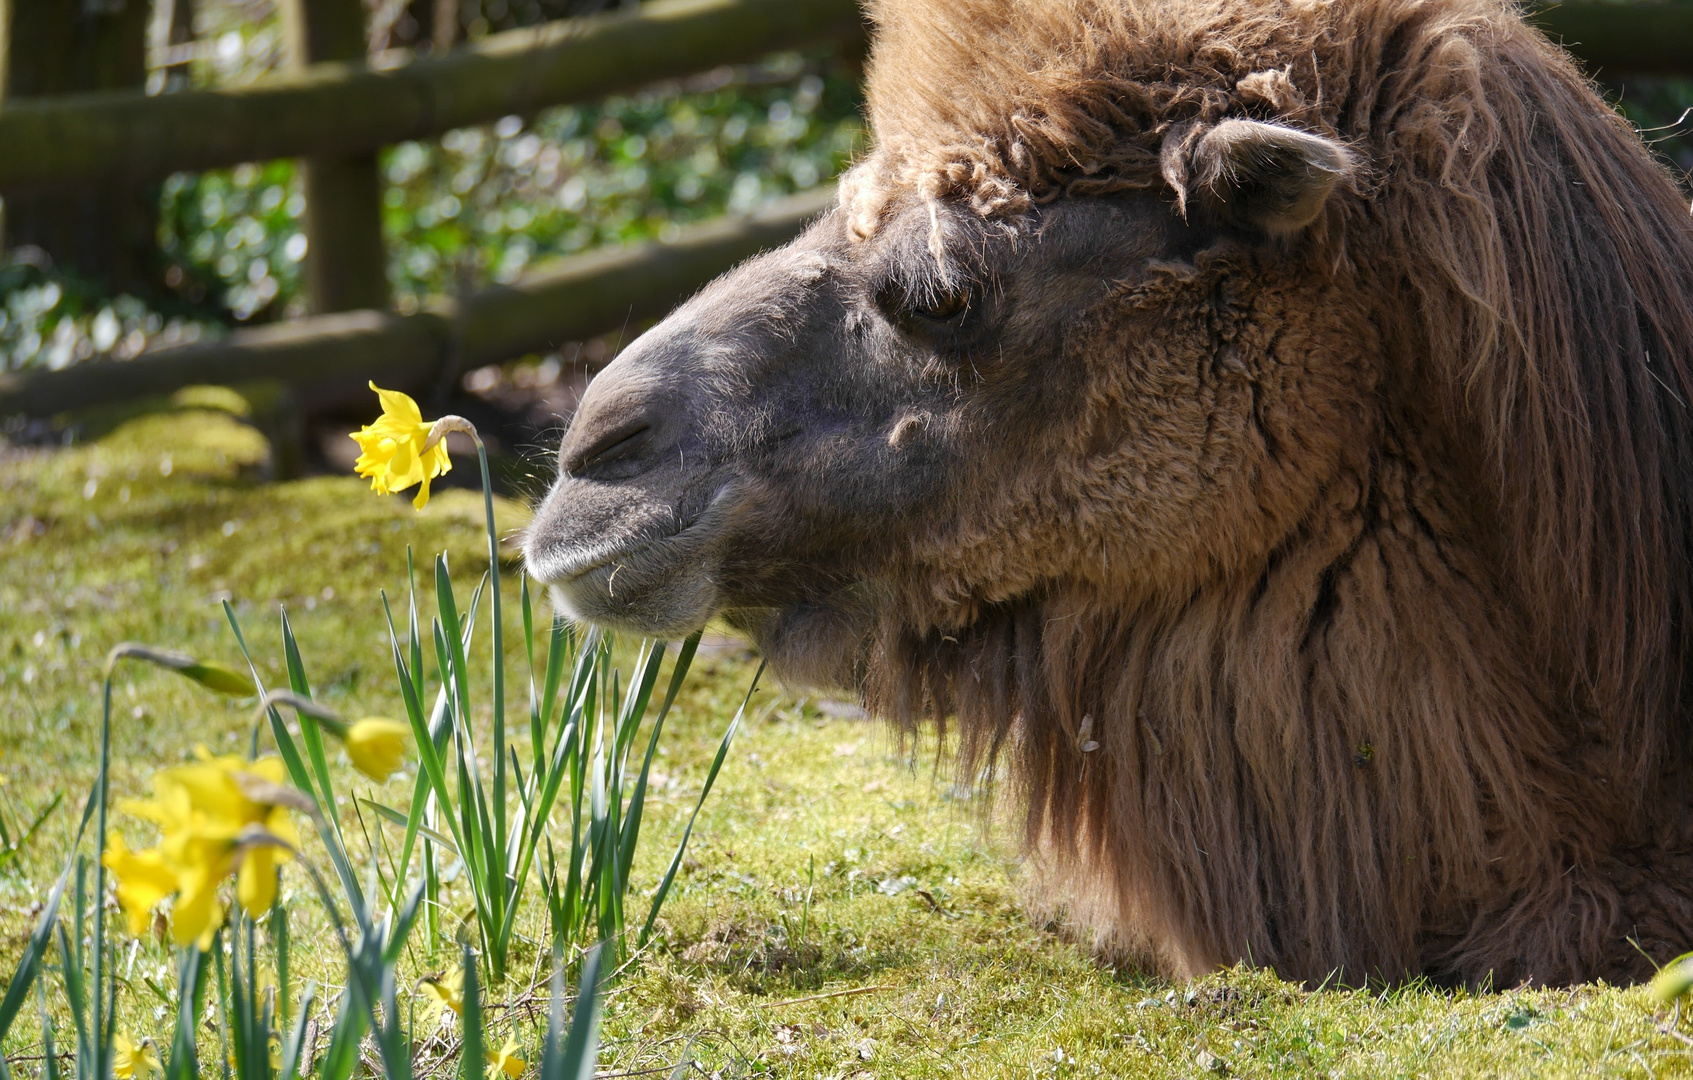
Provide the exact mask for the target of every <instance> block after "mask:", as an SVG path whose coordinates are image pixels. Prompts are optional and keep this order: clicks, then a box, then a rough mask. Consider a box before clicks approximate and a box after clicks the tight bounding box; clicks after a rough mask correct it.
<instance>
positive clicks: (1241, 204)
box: [1166, 120, 1354, 236]
mask: <svg viewBox="0 0 1693 1080" xmlns="http://www.w3.org/2000/svg"><path fill="white" fill-rule="evenodd" d="M1184 142H1186V143H1187V145H1188V146H1191V147H1192V149H1191V150H1190V151H1189V152H1188V153H1187V154H1185V155H1182V156H1183V157H1185V158H1186V161H1185V162H1182V164H1184V165H1186V168H1185V169H1183V170H1181V171H1182V173H1184V174H1185V175H1182V176H1181V177H1180V182H1179V183H1178V182H1177V177H1173V176H1172V177H1171V180H1172V182H1173V183H1176V190H1177V194H1178V196H1179V197H1180V198H1181V199H1182V201H1183V204H1184V209H1185V207H1186V205H1189V204H1195V203H1199V204H1204V205H1208V206H1209V207H1210V208H1211V209H1213V210H1215V211H1218V212H1219V213H1220V214H1221V215H1222V216H1223V217H1225V218H1227V219H1229V220H1232V221H1234V222H1236V223H1238V224H1241V225H1247V226H1252V227H1255V228H1258V229H1260V230H1262V231H1264V232H1266V233H1268V234H1270V235H1271V236H1291V235H1293V234H1295V233H1297V232H1299V231H1300V230H1301V229H1303V228H1305V227H1306V226H1307V225H1309V224H1311V223H1312V222H1313V221H1316V220H1317V217H1318V215H1320V214H1321V213H1322V212H1323V206H1324V205H1325V204H1326V203H1327V202H1328V198H1329V195H1330V193H1332V192H1333V191H1334V188H1335V185H1336V184H1338V183H1340V182H1341V181H1342V180H1345V179H1347V178H1348V177H1350V176H1351V175H1352V172H1353V168H1354V165H1353V159H1352V154H1351V152H1349V151H1348V150H1347V149H1346V148H1345V147H1344V146H1341V145H1340V144H1339V143H1337V142H1334V141H1333V140H1330V139H1325V138H1323V137H1322V136H1320V135H1311V134H1308V133H1306V132H1303V131H1297V130H1295V129H1293V128H1290V127H1283V126H1281V125H1280V124H1264V123H1259V122H1258V121H1255V120H1225V121H1223V122H1222V123H1220V124H1218V125H1217V126H1216V127H1213V128H1211V129H1209V130H1208V131H1206V132H1204V134H1202V135H1200V136H1199V137H1198V138H1197V139H1194V138H1192V136H1191V135H1190V136H1189V137H1188V139H1187V140H1184ZM1169 164H1174V163H1173V162H1169V163H1168V164H1167V165H1166V175H1169V173H1170V172H1171V171H1173V170H1171V169H1170V168H1169V167H1168V165H1169Z"/></svg>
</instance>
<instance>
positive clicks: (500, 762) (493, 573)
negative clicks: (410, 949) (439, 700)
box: [473, 435, 506, 975]
mask: <svg viewBox="0 0 1693 1080" xmlns="http://www.w3.org/2000/svg"><path fill="white" fill-rule="evenodd" d="M473 438H474V439H475V440H476V459H477V461H478V462H479V463H480V464H481V466H482V507H483V511H484V513H485V514H486V515H487V522H488V576H489V577H490V578H492V579H493V580H492V581H491V583H490V584H491V585H492V587H493V590H494V604H493V608H494V611H493V615H494V632H493V635H492V636H493V650H494V670H493V677H494V761H493V766H494V800H493V801H494V806H493V811H494V813H493V815H492V816H493V818H494V822H493V825H494V845H493V855H494V860H497V861H496V862H495V865H494V866H493V867H492V868H491V869H492V874H491V876H493V878H494V884H495V886H496V888H495V890H494V891H495V892H497V893H498V895H497V896H495V898H494V902H495V905H496V908H497V910H496V912H495V925H496V926H498V925H500V924H501V922H502V921H503V916H504V908H505V901H506V894H505V888H506V884H505V881H506V875H505V863H506V649H505V645H506V641H505V617H504V610H503V608H502V607H501V604H500V534H499V533H498V532H497V531H496V530H495V527H494V481H493V477H492V476H491V475H489V472H488V448H487V447H486V446H484V445H483V443H482V436H480V435H475V436H473ZM490 944H492V943H490ZM488 952H489V955H490V956H494V957H500V956H503V955H504V950H503V949H498V948H493V949H489V950H488ZM494 974H495V975H504V974H505V973H504V972H503V971H497V972H495V973H494Z"/></svg>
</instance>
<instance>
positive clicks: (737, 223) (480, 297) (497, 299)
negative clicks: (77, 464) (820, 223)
mask: <svg viewBox="0 0 1693 1080" xmlns="http://www.w3.org/2000/svg"><path fill="white" fill-rule="evenodd" d="M833 202H834V188H833V187H829V188H825V189H819V190H817V191H812V192H807V193H806V194H804V195H796V196H793V197H791V198H788V199H783V200H780V201H778V202H775V203H772V204H771V205H769V206H767V207H765V208H764V209H763V210H761V211H759V212H758V213H756V214H753V215H751V216H749V217H746V218H743V219H727V218H724V219H719V220H716V221H711V222H707V223H705V224H702V225H696V226H693V227H692V228H688V229H684V230H682V234H681V236H679V237H678V238H677V239H676V240H674V241H672V242H670V243H659V242H656V241H654V242H650V243H645V244H638V245H633V246H631V247H627V248H618V249H614V250H608V251H598V252H591V253H589V254H586V255H578V256H576V257H574V258H570V259H563V260H560V261H559V262H558V263H556V264H554V266H553V267H552V268H550V269H541V270H539V271H537V272H535V273H533V274H530V275H527V276H526V277H524V278H522V279H521V280H520V281H518V282H516V283H513V284H511V285H504V286H499V287H496V288H492V289H487V290H484V291H482V292H479V293H476V294H473V295H472V296H470V297H467V298H466V299H465V300H463V301H461V302H458V303H444V304H441V305H440V306H438V307H435V308H431V309H429V310H425V311H420V312H418V313H417V314H415V315H394V314H390V313H387V312H379V311H351V312H343V313H340V314H336V315H321V316H317V317H314V318H310V319H299V320H296V321H294V322H283V323H275V324H272V325H270V326H263V327H257V328H254V329H251V330H241V331H237V332H236V333H234V334H232V335H230V336H229V337H228V338H226V339H224V340H222V341H215V342H207V343H204V344H198V345H185V346H181V347H178V348H174V349H167V350H163V351H160V352H158V353H153V354H150V355H147V356H144V357H142V358H140V359H137V360H130V361H127V362H117V361H94V362H90V363H86V364H78V365H76V366H74V367H69V368H65V369H63V370H61V371H41V370H31V371H18V372H11V373H0V415H6V414H8V413H28V414H31V415H35V416H46V415H52V414H54V413H58V412H63V411H67V410H70V409H74V408H81V407H85V406H89V405H96V404H104V403H107V402H113V401H125V400H128V399H131V398H136V397H141V396H145V395H149V394H159V393H168V392H170V391H172V390H175V389H177V388H178V387H182V386H188V385H192V384H195V383H228V382H232V381H242V382H245V381H249V380H261V379H277V380H282V381H285V382H290V383H295V384H319V383H348V384H356V385H357V386H363V385H364V383H363V380H365V379H376V380H378V381H383V380H387V381H388V382H390V383H391V384H396V385H404V386H416V385H418V384H419V383H420V382H421V383H424V384H427V383H429V382H430V381H431V380H438V379H439V378H441V376H442V375H443V374H447V375H450V374H452V373H453V371H455V370H468V369H471V368H475V367H480V366H481V365H483V364H489V363H493V362H496V361H500V360H509V359H511V358H512V357H514V356H523V355H525V354H526V353H531V352H543V351H545V350H547V349H549V348H553V347H556V346H557V345H559V344H561V343H563V342H566V341H580V340H582V339H583V338H587V337H592V336H594V335H595V334H600V333H604V332H606V331H608V330H615V329H617V328H618V326H620V325H622V324H624V323H626V322H628V321H631V320H640V319H648V318H654V317H656V316H659V315H662V314H664V313H665V312H666V311H668V310H669V309H670V308H671V307H673V306H674V305H675V304H676V303H677V302H679V301H681V300H683V299H686V298H687V297H688V296H689V295H691V294H692V293H693V292H695V291H696V290H698V289H699V288H700V286H702V285H704V284H706V283H707V282H709V281H710V280H711V279H712V278H714V277H716V276H717V275H719V274H721V273H723V272H724V271H725V270H728V269H729V268H730V267H732V266H734V265H735V264H736V263H739V262H741V261H742V260H743V259H746V258H748V257H750V256H752V255H756V254H757V253H758V252H760V251H762V250H765V249H768V248H773V247H776V246H778V245H780V244H783V243H786V242H787V241H788V240H791V239H792V238H793V237H794V236H796V235H798V233H799V231H800V230H801V229H802V228H804V226H805V224H806V223H807V222H808V221H810V220H812V219H813V218H815V217H817V216H818V215H819V214H821V213H822V212H823V211H824V210H826V209H827V208H828V207H829V206H830V205H832V204H833Z"/></svg>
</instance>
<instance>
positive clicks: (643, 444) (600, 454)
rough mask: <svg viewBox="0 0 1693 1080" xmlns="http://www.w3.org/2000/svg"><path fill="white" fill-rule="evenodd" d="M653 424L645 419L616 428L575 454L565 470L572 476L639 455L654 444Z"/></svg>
mask: <svg viewBox="0 0 1693 1080" xmlns="http://www.w3.org/2000/svg"><path fill="white" fill-rule="evenodd" d="M652 441H653V428H652V424H650V423H648V422H647V421H645V420H640V421H636V422H634V423H631V424H625V425H624V426H622V427H620V428H614V429H612V430H611V431H609V432H607V433H606V434H605V435H603V436H601V437H600V438H599V439H598V440H596V441H595V442H594V443H593V444H592V445H590V446H589V447H587V449H585V450H583V451H582V452H581V453H580V454H577V455H575V456H574V458H573V459H572V461H571V462H570V464H569V465H568V466H567V467H566V468H565V472H567V473H569V474H570V475H571V476H581V475H582V474H584V473H586V472H588V471H590V470H592V469H596V468H601V467H604V466H608V465H613V464H617V463H619V462H625V461H628V460H630V459H631V458H636V457H639V456H640V455H641V454H643V453H645V452H646V450H647V448H648V447H650V446H651V445H652Z"/></svg>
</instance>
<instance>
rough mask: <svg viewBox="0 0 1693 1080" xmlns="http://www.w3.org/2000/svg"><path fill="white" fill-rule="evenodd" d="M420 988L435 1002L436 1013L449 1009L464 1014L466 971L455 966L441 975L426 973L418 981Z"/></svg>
mask: <svg viewBox="0 0 1693 1080" xmlns="http://www.w3.org/2000/svg"><path fill="white" fill-rule="evenodd" d="M417 985H418V988H419V989H421V990H422V991H423V993H424V996H425V997H427V998H429V1000H430V1001H431V1002H432V1003H433V1007H434V1011H435V1015H436V1016H439V1015H440V1014H441V1013H443V1012H445V1011H446V1010H448V1009H451V1010H453V1012H454V1013H455V1014H456V1015H458V1016H463V1015H464V971H463V970H462V969H459V968H455V969H453V970H452V971H448V972H444V973H442V974H439V975H425V976H424V977H423V978H421V979H419V980H418V982H417Z"/></svg>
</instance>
